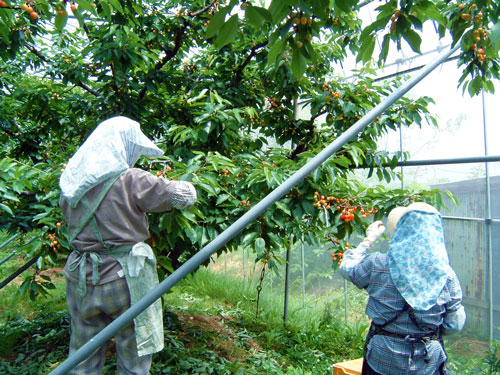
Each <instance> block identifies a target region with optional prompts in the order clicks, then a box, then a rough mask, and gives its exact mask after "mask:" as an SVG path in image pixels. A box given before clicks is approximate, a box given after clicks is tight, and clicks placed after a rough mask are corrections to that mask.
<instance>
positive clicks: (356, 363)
mask: <svg viewBox="0 0 500 375" xmlns="http://www.w3.org/2000/svg"><path fill="white" fill-rule="evenodd" d="M362 367H363V358H358V359H353V360H351V361H345V362H339V363H335V364H334V365H333V375H361V368H362Z"/></svg>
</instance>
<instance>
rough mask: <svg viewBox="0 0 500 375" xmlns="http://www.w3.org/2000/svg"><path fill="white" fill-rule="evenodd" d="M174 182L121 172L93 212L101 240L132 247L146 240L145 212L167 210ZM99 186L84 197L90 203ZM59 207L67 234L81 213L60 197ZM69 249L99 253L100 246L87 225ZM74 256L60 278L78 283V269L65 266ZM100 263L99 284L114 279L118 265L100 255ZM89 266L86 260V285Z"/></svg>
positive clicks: (132, 171)
mask: <svg viewBox="0 0 500 375" xmlns="http://www.w3.org/2000/svg"><path fill="white" fill-rule="evenodd" d="M177 183H178V182H177V181H169V180H166V179H165V178H162V177H160V178H159V177H156V176H153V175H152V174H151V173H149V172H146V171H144V170H142V169H138V168H131V169H128V170H127V171H125V172H124V173H123V174H122V175H121V176H120V177H119V178H118V179H117V180H116V181H115V183H114V184H113V186H111V188H110V190H109V191H108V193H107V194H106V196H105V197H104V199H103V201H102V203H101V205H100V206H99V208H98V209H97V211H96V213H95V218H96V220H97V225H98V227H99V230H100V232H101V235H102V238H103V241H104V242H105V243H106V244H110V245H115V246H118V245H124V244H131V245H133V244H136V243H137V242H141V241H145V240H146V239H148V238H149V230H148V221H147V218H146V212H163V211H169V210H170V209H171V200H172V195H173V191H174V188H175V185H176V184H177ZM101 189H102V184H100V185H98V186H96V187H94V188H92V189H91V190H89V191H88V192H87V193H86V194H85V196H86V197H87V199H88V200H89V202H90V203H91V202H92V201H93V200H95V198H96V197H97V196H98V195H99V192H100V191H101ZM60 206H61V209H62V212H63V214H64V217H65V219H66V222H67V224H68V229H69V232H70V233H72V231H73V230H74V229H75V227H76V226H77V225H78V224H79V222H80V219H81V217H82V215H83V214H84V210H83V208H82V205H81V204H79V205H78V206H77V207H76V208H71V207H70V206H69V204H68V202H67V201H66V200H65V199H64V197H62V195H61V199H60ZM72 249H73V250H79V251H95V252H99V251H103V250H104V249H103V248H102V245H101V244H100V243H99V241H98V240H97V238H96V237H95V236H94V234H93V232H92V230H91V229H90V227H89V226H88V225H87V226H86V227H85V228H83V230H82V231H81V232H80V234H79V235H78V236H77V237H76V239H75V240H74V241H73V244H72ZM76 257H77V255H76V254H74V253H72V254H70V256H69V257H68V260H67V262H66V266H65V268H64V271H63V273H64V275H65V276H66V277H67V278H68V279H69V280H70V281H73V282H78V275H79V274H78V272H79V271H78V269H76V270H75V271H73V272H71V271H70V270H69V264H71V262H72V261H73V260H75V258H76ZM101 257H102V260H103V263H102V264H101V265H100V266H99V276H100V281H99V284H104V283H107V282H110V281H113V280H116V279H118V278H120V277H122V276H123V275H121V274H120V270H121V266H120V265H119V264H118V262H117V261H116V260H115V259H114V258H113V257H112V256H110V255H104V254H102V255H101ZM91 277H92V264H91V261H90V259H89V258H87V283H90V282H91Z"/></svg>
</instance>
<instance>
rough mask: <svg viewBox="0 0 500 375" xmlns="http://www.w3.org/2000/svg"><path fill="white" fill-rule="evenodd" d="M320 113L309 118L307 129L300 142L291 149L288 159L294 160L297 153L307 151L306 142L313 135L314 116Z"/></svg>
mask: <svg viewBox="0 0 500 375" xmlns="http://www.w3.org/2000/svg"><path fill="white" fill-rule="evenodd" d="M320 115H321V114H317V115H316V116H314V117H312V118H311V119H310V120H309V131H308V132H307V134H305V135H304V137H302V139H303V140H302V142H300V143H299V144H298V145H297V147H295V150H293V151H292V152H291V153H290V155H288V159H290V160H295V158H296V157H297V155H299V154H301V153H303V152H304V151H307V147H306V143H307V141H308V140H309V139H311V138H312V137H313V136H314V120H316V118H317V117H318V116H320Z"/></svg>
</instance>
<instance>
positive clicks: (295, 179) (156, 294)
mask: <svg viewBox="0 0 500 375" xmlns="http://www.w3.org/2000/svg"><path fill="white" fill-rule="evenodd" d="M459 47H460V44H459V43H458V44H457V45H456V46H455V47H453V48H451V49H449V50H448V51H445V52H443V53H441V54H439V55H438V57H436V59H435V60H433V61H431V62H430V63H429V64H428V65H427V66H426V67H425V68H423V69H422V70H420V71H419V72H418V73H417V74H416V75H415V76H414V77H412V78H411V79H409V80H408V81H406V82H405V83H404V84H403V85H402V86H401V87H399V88H398V89H397V90H396V91H394V92H393V93H392V94H391V95H389V96H388V97H387V98H386V99H385V100H383V101H382V102H381V103H379V104H378V105H377V106H375V107H374V108H373V109H372V110H371V111H370V112H368V113H367V114H366V115H365V116H363V117H362V118H361V119H359V120H358V121H357V122H356V123H354V124H353V125H352V126H351V127H350V128H349V129H348V130H347V131H345V132H344V133H343V134H342V135H340V136H339V137H338V138H337V139H335V141H333V142H332V143H331V144H330V145H328V146H327V147H326V148H325V149H323V150H322V151H321V152H320V153H319V154H317V155H316V156H315V157H314V158H313V159H311V160H310V161H309V162H308V163H307V164H306V165H304V166H303V167H302V168H300V169H299V170H298V171H297V172H295V173H294V174H293V175H292V176H290V177H289V178H288V179H286V180H285V181H284V182H283V183H282V184H281V185H280V186H278V187H277V188H276V189H275V190H273V191H272V192H270V193H269V194H268V195H267V196H266V197H264V199H262V200H261V201H260V202H259V203H257V204H256V205H255V206H254V207H253V208H252V209H250V210H249V211H248V212H247V213H245V214H244V215H243V216H241V217H240V218H239V219H238V220H236V221H235V222H234V223H233V224H231V225H230V226H229V227H228V228H227V229H226V230H225V231H224V232H222V233H221V234H220V235H219V236H217V237H216V238H215V239H214V240H213V241H212V242H210V243H209V244H208V245H206V246H205V247H204V248H203V249H201V250H200V251H199V252H197V253H196V254H195V255H194V256H193V257H191V258H190V259H189V260H188V261H187V262H186V263H184V264H183V265H182V266H180V267H179V268H178V269H177V270H175V271H174V272H173V273H172V274H171V275H170V276H168V277H167V278H166V279H165V280H163V281H162V282H161V283H160V284H159V285H158V286H157V287H156V288H155V289H153V290H152V291H151V292H149V293H148V294H147V295H145V296H144V297H143V298H141V299H140V300H139V301H138V302H137V303H136V304H134V305H132V306H131V307H130V308H129V309H128V310H127V311H125V312H124V313H123V314H122V315H120V316H119V317H118V318H117V319H115V320H114V321H112V322H111V323H110V324H109V325H108V326H107V327H106V328H104V329H103V330H102V331H101V332H99V333H98V334H97V335H96V336H95V337H94V338H92V339H91V340H90V341H89V342H87V343H86V344H85V345H83V346H82V347H81V348H80V349H78V350H77V351H76V352H74V353H73V354H72V355H71V356H69V357H68V358H67V359H66V360H65V361H64V362H63V363H61V364H60V365H59V366H58V367H57V368H56V369H54V370H53V371H51V372H50V374H49V375H63V374H67V373H68V371H70V370H71V369H72V368H74V367H75V366H76V365H77V364H78V363H80V362H81V361H83V360H84V359H85V358H87V357H88V356H89V355H90V354H92V353H93V352H94V351H95V350H96V349H98V348H99V347H100V346H101V345H103V344H104V343H105V342H107V341H108V340H109V339H110V338H111V337H113V336H114V335H115V334H116V332H118V331H119V330H120V329H121V328H122V327H124V326H125V325H126V324H128V323H129V322H131V321H132V320H133V319H134V318H135V317H136V316H137V315H139V314H140V313H141V312H142V311H144V310H145V309H146V308H148V306H149V305H151V304H152V303H154V302H155V301H156V300H157V299H159V298H160V297H161V296H162V295H163V294H165V293H166V292H168V291H169V290H170V289H171V288H172V287H173V286H174V285H175V284H177V283H178V282H179V281H181V280H182V279H183V278H184V277H186V276H187V275H188V274H189V273H191V272H192V271H194V270H195V269H196V268H198V266H199V265H200V264H202V263H203V262H204V261H205V260H207V259H208V258H209V257H210V256H211V255H212V254H213V253H215V252H216V251H217V250H219V249H220V248H221V247H222V246H224V245H225V244H226V242H228V241H229V240H231V239H232V238H233V237H235V236H236V235H237V234H238V233H239V232H241V231H242V230H243V228H245V227H246V226H247V225H248V224H250V223H251V222H252V221H254V220H255V219H256V218H258V217H259V216H260V215H261V214H262V213H263V212H264V211H265V210H267V209H268V208H269V207H270V206H272V205H273V204H274V203H275V202H276V201H277V200H279V199H280V198H281V197H282V196H283V195H285V194H286V193H287V192H288V191H290V190H291V189H292V188H293V187H294V186H295V185H297V184H298V183H299V182H300V181H302V180H303V179H304V178H305V177H306V176H307V175H309V174H310V173H311V172H312V171H314V170H315V169H316V168H318V167H319V166H320V165H321V164H322V163H324V162H325V161H326V160H327V159H329V158H330V157H331V156H332V155H334V154H335V152H337V151H338V150H339V149H340V148H341V147H342V146H344V145H345V144H346V143H347V142H349V141H350V140H351V139H353V138H354V137H356V135H357V134H358V133H359V132H361V131H362V130H363V129H364V128H366V127H367V126H368V125H369V124H370V123H371V122H373V121H374V120H375V119H376V118H377V116H378V115H380V114H381V113H383V112H384V111H385V110H386V109H387V108H389V107H390V106H391V105H392V104H394V102H396V101H397V100H398V99H399V98H401V97H402V96H403V95H405V94H406V93H407V92H408V91H410V90H411V89H412V88H413V87H414V86H415V85H416V84H417V83H419V82H420V81H421V80H422V79H424V78H425V77H426V76H427V75H428V74H429V73H430V72H432V71H433V70H434V69H435V68H436V67H437V66H439V65H440V64H441V63H442V62H443V61H444V60H446V59H447V58H448V57H449V56H450V55H451V54H452V53H453V52H455V51H456V50H458V49H459Z"/></svg>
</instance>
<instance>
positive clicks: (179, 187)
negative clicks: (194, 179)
mask: <svg viewBox="0 0 500 375" xmlns="http://www.w3.org/2000/svg"><path fill="white" fill-rule="evenodd" d="M195 202H196V189H195V188H194V186H193V184H192V183H190V182H187V181H177V183H176V185H175V188H174V191H173V194H172V207H174V208H177V209H178V210H189V209H190V208H191V207H192V206H193V204H194V203H195Z"/></svg>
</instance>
